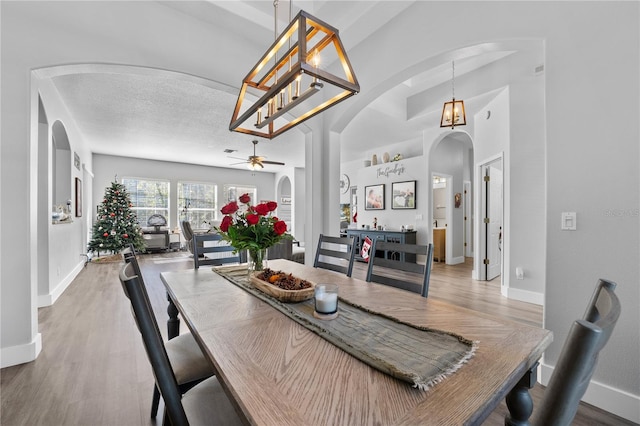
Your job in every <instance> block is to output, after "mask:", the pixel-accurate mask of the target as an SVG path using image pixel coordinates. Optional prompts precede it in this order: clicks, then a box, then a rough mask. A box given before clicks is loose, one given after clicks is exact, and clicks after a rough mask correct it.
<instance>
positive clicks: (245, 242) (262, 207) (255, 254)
mask: <svg viewBox="0 0 640 426" xmlns="http://www.w3.org/2000/svg"><path fill="white" fill-rule="evenodd" d="M238 201H239V202H240V203H242V204H245V205H246V206H247V208H246V210H245V211H244V212H243V213H240V206H239V205H238V203H237V202H236V201H232V202H230V203H229V204H227V205H225V206H224V207H222V209H220V211H221V212H222V214H224V215H225V216H224V217H223V218H222V222H221V223H220V226H219V227H218V228H216V230H217V231H218V233H219V234H220V235H222V239H224V240H226V241H229V243H231V245H232V246H233V247H235V249H236V250H237V251H239V250H248V251H249V256H250V259H249V261H250V262H254V268H255V270H261V269H263V261H264V260H265V254H266V249H267V248H269V247H271V246H273V245H274V244H277V243H278V242H280V240H282V239H285V238H287V239H292V238H293V237H292V236H291V235H289V234H287V225H286V224H285V223H284V221H282V220H280V219H278V218H277V217H276V216H274V215H273V212H274V211H275V210H276V208H277V207H278V203H276V202H275V201H268V202H266V203H260V204H257V205H255V206H252V205H251V204H250V203H251V198H250V197H249V194H242V195H241V196H240V197H239V198H238Z"/></svg>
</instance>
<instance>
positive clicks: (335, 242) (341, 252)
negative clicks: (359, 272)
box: [313, 234, 355, 277]
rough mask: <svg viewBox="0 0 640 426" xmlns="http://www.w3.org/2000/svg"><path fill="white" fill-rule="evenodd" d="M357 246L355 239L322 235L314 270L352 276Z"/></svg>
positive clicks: (319, 240)
mask: <svg viewBox="0 0 640 426" xmlns="http://www.w3.org/2000/svg"><path fill="white" fill-rule="evenodd" d="M354 257H355V244H354V238H353V237H332V236H329V235H323V234H320V237H319V238H318V249H317V250H316V259H315V261H314V262H313V267H314V268H323V269H330V270H332V271H336V272H341V273H343V274H347V276H348V277H350V276H351V273H352V272H353V259H354Z"/></svg>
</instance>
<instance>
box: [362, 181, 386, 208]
mask: <svg viewBox="0 0 640 426" xmlns="http://www.w3.org/2000/svg"><path fill="white" fill-rule="evenodd" d="M364 195H365V197H366V201H365V205H364V209H365V210H384V184H383V183H382V184H380V185H371V186H365V187H364Z"/></svg>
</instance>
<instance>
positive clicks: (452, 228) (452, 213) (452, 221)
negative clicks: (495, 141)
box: [428, 131, 474, 265]
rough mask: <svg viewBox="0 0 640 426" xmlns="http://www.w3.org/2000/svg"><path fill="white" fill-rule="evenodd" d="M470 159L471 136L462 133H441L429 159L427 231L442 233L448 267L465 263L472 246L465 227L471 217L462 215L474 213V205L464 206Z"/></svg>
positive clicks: (470, 177) (471, 148) (470, 176)
mask: <svg viewBox="0 0 640 426" xmlns="http://www.w3.org/2000/svg"><path fill="white" fill-rule="evenodd" d="M473 157H474V155H473V143H472V140H471V137H470V136H469V134H467V133H466V132H464V131H448V132H447V133H443V134H441V135H440V136H439V137H438V139H436V141H434V143H433V145H432V146H431V149H430V152H429V156H428V162H429V164H428V170H429V174H428V176H429V181H430V182H431V185H432V191H431V197H430V198H431V202H430V206H431V208H430V210H429V213H430V224H431V227H430V229H431V232H432V233H433V232H434V230H435V231H436V234H442V233H444V235H445V238H444V240H445V255H444V260H445V263H447V264H448V265H455V264H460V263H464V262H465V257H466V255H467V253H468V252H469V251H468V250H467V247H468V245H469V244H471V241H470V237H469V225H468V221H470V220H471V218H469V217H468V215H467V214H466V213H465V212H467V211H469V209H471V210H473V206H467V203H469V202H470V200H472V197H471V196H470V195H471V194H468V193H465V191H467V192H468V191H469V190H470V187H471V186H472V185H469V182H473V179H474V176H473V164H474V160H473ZM465 195H466V196H465ZM472 226H474V225H473V224H472V225H471V227H472ZM434 235H435V234H434ZM433 240H434V241H435V238H434V239H433ZM438 261H441V259H438Z"/></svg>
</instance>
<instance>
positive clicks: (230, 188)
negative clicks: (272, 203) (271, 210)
mask: <svg viewBox="0 0 640 426" xmlns="http://www.w3.org/2000/svg"><path fill="white" fill-rule="evenodd" d="M242 194H249V197H251V201H250V202H249V203H250V204H251V205H252V206H253V205H255V204H256V197H257V191H256V187H255V186H239V185H225V186H224V194H223V197H224V204H227V203H230V202H231V201H238V198H240V196H241V195H242ZM243 207H244V204H240V212H244V210H245V209H244V208H243Z"/></svg>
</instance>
